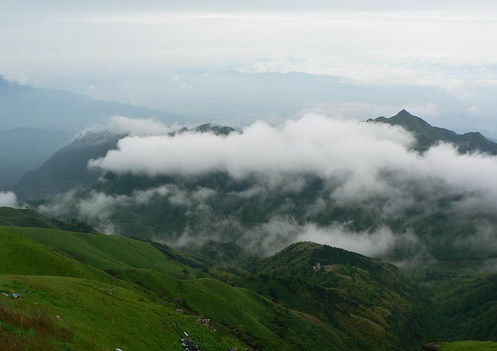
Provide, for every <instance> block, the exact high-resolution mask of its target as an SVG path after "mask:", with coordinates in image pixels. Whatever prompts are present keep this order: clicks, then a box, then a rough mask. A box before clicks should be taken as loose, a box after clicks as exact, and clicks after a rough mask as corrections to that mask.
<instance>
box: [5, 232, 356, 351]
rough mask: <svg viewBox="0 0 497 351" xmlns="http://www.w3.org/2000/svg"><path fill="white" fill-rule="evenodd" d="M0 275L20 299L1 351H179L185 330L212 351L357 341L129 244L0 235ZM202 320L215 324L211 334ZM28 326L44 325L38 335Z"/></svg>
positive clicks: (10, 313) (92, 237)
mask: <svg viewBox="0 0 497 351" xmlns="http://www.w3.org/2000/svg"><path fill="white" fill-rule="evenodd" d="M0 274H4V275H3V276H1V277H0V291H5V292H8V293H20V294H21V295H22V297H21V298H19V299H12V298H10V297H5V296H3V295H0V307H1V308H2V311H4V314H5V316H6V317H5V318H3V319H2V325H1V329H0V330H2V331H3V334H2V335H4V339H3V340H4V341H5V342H9V343H10V346H8V345H2V346H3V348H0V349H2V350H10V349H12V350H31V349H30V348H28V346H23V347H24V348H19V347H20V346H19V347H17V348H15V345H31V344H32V345H33V348H32V349H33V350H35V349H36V345H43V349H44V350H50V351H51V350H57V351H58V350H73V349H76V348H75V345H80V346H81V347H79V346H78V347H79V348H78V350H108V349H113V348H115V347H121V348H122V349H123V350H129V349H131V350H159V349H160V350H164V349H166V350H175V349H178V350H180V349H181V348H180V345H179V343H178V339H179V337H180V335H179V334H178V331H183V330H186V331H188V333H190V335H193V336H194V338H195V339H196V340H197V341H198V342H199V344H201V345H202V346H203V347H204V349H205V350H228V349H229V347H230V346H238V347H239V348H240V349H245V348H246V347H247V345H248V346H249V347H250V348H252V349H260V350H306V349H317V348H321V349H323V345H322V340H328V341H329V343H328V344H327V346H325V347H324V349H329V350H338V351H339V350H350V349H353V348H351V345H353V342H352V341H351V340H350V339H348V338H347V337H346V336H344V335H342V334H340V333H338V332H337V331H336V330H334V329H333V328H331V327H330V326H327V325H324V324H323V323H321V322H320V321H319V320H317V319H316V318H314V317H312V316H309V315H305V314H302V313H299V312H296V311H292V310H289V309H287V308H284V307H282V306H280V305H278V304H276V303H274V302H271V301H270V300H268V299H266V298H264V297H262V296H260V295H258V294H257V293H255V292H253V291H251V290H248V289H244V288H236V287H233V286H230V285H228V284H225V283H223V282H221V281H218V280H215V279H208V278H202V277H201V276H202V275H205V274H204V273H202V272H199V271H197V270H195V269H193V268H190V267H188V266H185V265H184V264H181V263H179V262H177V261H175V260H173V259H172V258H170V257H168V256H167V255H166V254H164V253H162V252H161V251H159V250H157V249H156V248H154V247H153V246H151V245H150V244H148V243H144V242H141V241H137V240H133V239H130V238H125V237H120V236H105V235H99V234H88V233H72V232H64V231H60V230H56V229H48V228H19V227H0ZM178 308H181V309H182V310H183V313H178V312H176V309H178ZM57 316H59V317H57ZM59 318H60V319H59ZM197 318H210V319H211V320H212V328H206V327H205V326H202V325H200V324H199V323H197V322H196V321H195V320H196V319H197ZM21 319H22V320H24V321H32V324H36V323H41V324H43V325H45V327H44V328H41V329H36V328H31V327H29V326H26V325H24V324H22V323H20V322H19V320H21ZM61 321H63V322H61ZM30 323H31V322H30ZM173 323H174V324H175V326H174V327H173ZM59 335H60V337H59ZM0 345H1V344H0ZM12 345H14V346H12ZM8 347H10V349H9V348H8ZM178 347H179V348H178Z"/></svg>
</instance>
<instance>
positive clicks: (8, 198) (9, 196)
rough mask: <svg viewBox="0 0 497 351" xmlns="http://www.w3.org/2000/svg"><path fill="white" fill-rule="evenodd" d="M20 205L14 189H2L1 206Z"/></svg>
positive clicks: (0, 193) (0, 194) (0, 195)
mask: <svg viewBox="0 0 497 351" xmlns="http://www.w3.org/2000/svg"><path fill="white" fill-rule="evenodd" d="M1 206H6V207H18V204H17V196H16V194H15V193H13V192H12V191H0V207H1Z"/></svg>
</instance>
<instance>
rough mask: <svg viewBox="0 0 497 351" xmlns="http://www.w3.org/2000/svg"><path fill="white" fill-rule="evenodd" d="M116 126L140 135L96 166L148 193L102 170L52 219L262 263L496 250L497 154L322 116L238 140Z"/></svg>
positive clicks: (49, 209) (58, 204)
mask: <svg viewBox="0 0 497 351" xmlns="http://www.w3.org/2000/svg"><path fill="white" fill-rule="evenodd" d="M116 122H117V123H118V124H120V125H126V126H128V127H127V128H128V136H125V137H123V138H122V139H120V141H119V142H118V144H117V146H116V148H115V149H113V150H110V151H109V152H108V153H107V154H106V155H105V156H104V157H102V158H98V159H94V160H90V161H89V163H88V167H89V169H90V170H92V171H98V172H101V174H102V175H105V174H114V175H116V176H117V177H118V178H116V179H117V180H115V181H117V182H119V181H123V182H125V181H126V179H129V177H134V178H135V179H137V182H138V184H149V185H148V186H142V188H141V189H139V190H135V191H132V192H131V193H120V192H116V191H112V190H108V189H107V190H106V184H107V182H109V180H108V179H106V178H105V177H104V176H103V177H102V178H101V181H100V182H99V184H100V185H99V186H98V187H97V188H95V189H90V190H88V191H82V192H81V191H80V192H76V191H72V192H69V193H66V194H63V195H61V196H59V197H58V198H56V199H54V201H52V202H49V203H47V204H44V205H43V206H42V207H40V210H41V211H42V212H44V213H47V214H51V215H58V216H66V217H70V216H71V215H75V216H76V217H77V218H79V219H82V220H84V221H87V222H89V223H90V224H92V225H93V226H95V227H96V228H97V229H99V230H101V231H104V232H106V233H109V234H112V233H114V234H124V235H135V234H140V235H145V236H147V237H149V238H153V239H154V240H157V241H161V242H165V243H167V244H169V245H172V246H201V245H202V244H204V243H206V242H208V241H211V240H215V241H221V242H234V243H236V244H238V245H240V246H241V247H244V248H246V249H247V250H249V251H251V252H254V253H259V254H263V255H268V254H272V253H274V252H276V251H277V250H279V249H281V248H283V247H284V246H286V245H288V244H291V243H293V242H296V241H307V240H310V241H314V242H318V243H322V244H328V245H332V246H336V247H341V248H344V249H348V250H351V251H355V252H359V253H362V254H366V255H370V256H375V257H386V258H388V259H390V260H391V261H397V262H400V260H403V259H404V258H405V257H409V258H410V259H411V260H414V259H424V260H426V259H430V260H431V259H433V258H434V257H435V258H441V259H444V258H449V257H451V254H452V252H455V251H457V252H465V254H466V255H467V256H468V257H472V256H475V255H479V254H485V255H492V254H494V253H495V252H496V251H497V247H496V246H495V245H493V244H492V243H493V242H495V239H497V234H496V233H497V216H496V215H495V213H497V212H496V210H497V205H495V204H496V203H497V202H496V201H495V200H497V185H496V184H495V182H494V180H493V177H492V175H493V174H495V173H496V172H497V158H496V157H494V156H489V155H486V154H480V153H471V154H459V153H458V152H457V150H456V148H455V147H454V146H453V145H450V144H439V145H435V146H433V147H432V148H430V149H429V150H428V151H426V152H424V153H422V154H421V153H419V152H417V151H415V150H414V149H413V148H412V146H413V143H414V138H413V136H412V135H411V134H409V133H408V132H407V131H405V130H404V129H402V128H400V127H393V126H390V125H387V124H382V123H367V122H359V121H356V120H350V119H341V118H337V117H329V116H325V115H321V114H306V115H304V116H302V117H301V118H297V119H294V120H289V121H286V122H285V123H283V124H281V125H277V126H273V125H270V124H268V123H266V122H261V121H259V122H256V123H254V124H252V125H250V126H248V127H246V128H244V129H243V130H242V131H241V132H233V133H230V134H229V135H214V134H212V133H200V132H197V131H194V130H188V131H183V132H181V133H171V130H174V128H171V127H167V126H165V125H161V124H160V123H159V122H156V121H150V120H133V121H130V120H127V119H126V118H124V117H119V118H118V119H115V118H114V120H113V122H112V123H111V125H114V126H113V127H109V128H110V129H112V128H113V129H112V130H114V131H115V130H116V127H115V124H116ZM147 126H149V127H150V126H152V128H148V127H147ZM118 129H119V128H118ZM120 130H123V129H122V128H121V129H120ZM132 130H134V131H136V132H133V131H132ZM220 175H222V176H221V178H219V176H220ZM216 179H217V180H216ZM219 179H224V180H222V181H220V180H219ZM138 180H139V181H138ZM123 184H127V183H123ZM230 184H231V185H230ZM137 213H138V214H137ZM140 214H141V215H142V216H146V218H148V219H149V220H150V221H152V222H153V223H154V224H147V223H145V222H143V220H140V221H139V222H140V227H139V232H136V233H135V232H133V230H137V229H133V228H134V227H133V225H130V224H129V223H128V222H129V218H132V217H133V216H135V217H137V218H139V216H140ZM404 261H405V260H404Z"/></svg>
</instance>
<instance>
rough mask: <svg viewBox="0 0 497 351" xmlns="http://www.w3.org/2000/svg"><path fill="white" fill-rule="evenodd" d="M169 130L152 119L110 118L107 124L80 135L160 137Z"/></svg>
mask: <svg viewBox="0 0 497 351" xmlns="http://www.w3.org/2000/svg"><path fill="white" fill-rule="evenodd" d="M170 131H171V129H170V128H169V127H168V126H166V125H165V124H163V123H162V122H160V121H157V120H154V119H152V118H129V117H124V116H112V117H110V118H109V122H108V123H107V124H99V125H94V126H91V127H89V128H87V129H85V130H83V131H82V132H81V133H80V136H82V135H85V134H87V133H95V132H96V133H98V132H109V133H112V134H126V135H132V136H146V135H161V134H166V133H168V132H170Z"/></svg>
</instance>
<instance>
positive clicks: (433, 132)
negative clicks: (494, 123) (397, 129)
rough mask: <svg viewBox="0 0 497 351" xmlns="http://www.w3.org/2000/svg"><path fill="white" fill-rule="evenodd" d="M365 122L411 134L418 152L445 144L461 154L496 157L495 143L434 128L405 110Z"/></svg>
mask: <svg viewBox="0 0 497 351" xmlns="http://www.w3.org/2000/svg"><path fill="white" fill-rule="evenodd" d="M367 122H370V123H371V122H374V123H387V124H390V125H395V126H401V127H403V128H404V129H406V130H407V131H409V132H411V133H413V135H414V137H415V138H416V145H415V149H416V150H418V151H420V152H424V151H427V150H428V149H429V148H430V147H432V146H434V145H436V144H437V143H440V142H447V143H451V144H454V145H455V146H456V147H457V149H458V151H459V152H461V153H467V152H483V153H488V154H491V155H497V143H494V142H492V141H491V140H489V139H487V138H485V137H484V136H483V135H482V134H481V133H479V132H468V133H464V134H457V133H455V132H453V131H451V130H449V129H445V128H440V127H434V126H432V125H431V124H429V123H428V122H426V121H425V120H423V119H422V118H420V117H418V116H414V115H412V114H411V113H409V112H408V111H407V110H405V109H404V110H401V111H400V112H399V113H397V114H396V115H394V116H392V117H390V118H386V117H383V116H382V117H377V118H375V119H368V120H367Z"/></svg>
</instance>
